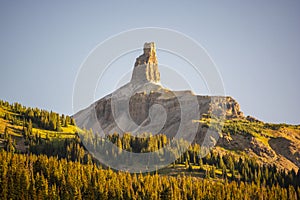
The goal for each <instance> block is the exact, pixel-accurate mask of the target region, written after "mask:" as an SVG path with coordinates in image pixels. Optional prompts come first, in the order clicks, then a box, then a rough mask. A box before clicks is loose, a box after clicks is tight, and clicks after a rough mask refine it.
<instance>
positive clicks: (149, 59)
mask: <svg viewBox="0 0 300 200" xmlns="http://www.w3.org/2000/svg"><path fill="white" fill-rule="evenodd" d="M131 82H132V83H147V82H152V83H158V82H160V73H159V71H158V62H157V58H156V50H155V44H154V42H150V43H145V44H144V53H143V54H142V55H140V56H139V57H138V58H137V59H136V61H135V64H134V69H133V73H132V78H131Z"/></svg>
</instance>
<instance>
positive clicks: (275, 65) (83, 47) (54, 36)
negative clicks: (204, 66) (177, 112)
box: [0, 0, 300, 124]
mask: <svg viewBox="0 0 300 200" xmlns="http://www.w3.org/2000/svg"><path fill="white" fill-rule="evenodd" d="M108 2H110V3H108ZM180 2H183V1H155V0H151V1H107V2H104V1H103V3H102V2H101V1H97V2H96V1H88V2H85V1H69V2H68V1H63V2H62V1H1V2H0V44H1V45H0V67H1V73H0V74H1V77H0V99H3V100H7V101H9V102H15V101H17V102H20V103H22V104H24V105H26V106H32V107H39V108H43V109H47V110H53V111H56V112H60V113H65V114H70V115H72V114H73V113H72V112H73V111H72V91H73V83H74V81H75V78H76V74H77V71H78V70H79V67H80V65H81V63H82V62H83V61H84V59H85V58H86V57H87V56H88V54H89V52H90V51H91V50H92V49H93V48H94V47H95V46H96V45H97V44H99V43H100V42H102V41H104V40H105V39H107V38H108V37H110V36H112V35H115V34H117V33H119V32H121V31H125V30H128V29H133V28H142V27H162V28H169V29H173V30H177V31H179V32H182V33H184V34H186V35H188V36H190V37H192V38H194V39H195V40H196V41H197V42H198V43H200V44H201V45H202V46H203V47H204V48H205V49H206V50H207V51H208V53H209V55H210V56H211V57H212V59H213V60H214V62H215V63H216V65H217V67H218V69H219V71H220V73H221V76H222V78H223V81H224V86H225V90H226V95H229V96H232V97H234V98H235V99H236V100H237V101H238V102H239V103H240V105H241V109H242V111H243V112H244V113H245V114H246V115H252V116H254V117H257V118H258V119H261V120H264V121H267V122H286V123H292V124H300V104H299V103H300V92H299V86H300V65H299V63H300V1H296V0H295V1H285V0H282V1H273V0H272V1H271V0H270V1H259V0H256V1H218V2H217V1H215V2H212V1H187V2H186V3H180ZM141 45H142V44H141ZM157 46H159V44H157ZM139 54H140V53H139V52H136V54H130V55H131V56H132V57H133V58H135V57H137V56H138V55H139ZM164 62H167V61H164ZM133 63H134V60H132V63H129V65H130V66H129V67H132V65H133ZM125 64H126V65H127V63H125ZM161 76H162V78H163V77H164V74H163V72H162V74H161ZM165 77H166V76H165ZM108 84H115V83H114V82H111V83H108ZM175 89H176V88H175ZM106 93H107V91H100V92H99V93H98V94H97V95H99V97H101V96H104V95H105V94H106Z"/></svg>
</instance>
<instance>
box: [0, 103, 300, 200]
mask: <svg viewBox="0 0 300 200" xmlns="http://www.w3.org/2000/svg"><path fill="white" fill-rule="evenodd" d="M198 122H199V123H201V126H202V127H203V128H208V127H210V126H215V124H216V123H218V121H217V120H216V119H213V118H207V117H204V118H202V119H201V120H199V121H198ZM216 127H218V126H216ZM78 132H79V134H78ZM218 132H219V134H220V139H219V141H218V143H217V146H216V147H215V148H214V149H213V150H212V151H211V152H210V153H209V154H208V155H207V156H206V157H204V158H200V157H199V154H200V146H199V145H198V144H197V143H195V144H193V145H191V146H190V147H189V148H188V150H187V151H186V152H185V153H184V154H182V155H180V156H179V158H178V159H177V160H176V161H175V162H174V163H172V164H170V165H169V166H167V167H165V168H163V169H160V170H158V171H156V172H153V173H151V174H141V175H139V178H138V180H137V177H136V176H135V175H130V174H127V173H117V172H112V171H111V170H109V169H108V170H103V169H102V168H106V167H104V166H101V164H99V163H98V162H97V161H96V160H94V159H93V157H92V156H91V155H90V154H89V153H88V152H87V151H86V149H85V148H84V147H83V145H82V143H81V140H80V138H79V136H78V135H80V134H85V140H87V141H88V142H90V144H89V143H85V144H86V145H95V144H96V143H98V144H101V143H102V141H103V140H109V141H111V142H113V143H115V144H116V145H117V146H118V147H119V148H123V149H124V150H126V151H131V152H136V153H139V152H150V151H152V152H155V151H157V150H158V149H160V148H162V147H165V146H167V145H168V144H170V143H171V140H170V139H168V138H167V137H166V136H165V135H163V134H161V135H155V136H150V137H146V139H143V138H138V137H135V136H131V135H130V134H129V133H128V134H125V135H123V136H120V135H118V134H114V135H109V136H107V137H106V138H98V137H97V138H95V137H94V134H92V132H91V131H84V130H80V129H78V128H77V127H76V125H75V122H74V121H73V120H72V119H71V118H70V117H69V116H65V115H60V114H57V113H54V112H51V111H50V112H49V111H45V110H40V109H38V108H27V107H24V106H22V105H20V104H18V103H14V104H9V103H8V102H3V101H0V157H1V158H5V159H4V160H2V161H0V183H1V184H0V197H1V198H4V199H6V198H8V197H9V198H14V197H16V196H18V195H21V196H22V198H23V199H44V198H48V199H59V198H67V199H72V197H73V198H76V199H80V198H92V196H93V197H95V196H99V197H101V198H103V199H111V198H116V199H124V198H125V196H126V198H127V197H128V199H132V198H142V197H143V198H146V199H147V198H149V199H170V198H172V199H176V198H179V199H189V198H197V199H224V198H225V197H226V198H227V199H232V198H236V196H234V195H236V194H239V195H240V196H239V198H245V199H258V198H261V197H263V198H266V197H269V196H270V197H274V199H296V198H297V196H298V198H299V197H300V187H299V186H300V185H299V184H300V170H299V171H298V172H297V170H298V167H299V136H300V127H299V126H294V125H286V124H267V123H263V122H260V121H258V120H254V119H253V118H247V119H231V120H227V121H225V122H224V126H223V128H222V130H218ZM97 140H98V142H97ZM172 142H175V143H176V145H179V146H180V145H181V142H183V144H185V141H180V140H179V141H172ZM98 147H99V146H98ZM96 148H97V146H96ZM1 149H2V150H1ZM25 153H26V154H25ZM27 153H28V154H30V156H29V157H28V154H27ZM22 154H23V155H22ZM32 154H37V155H39V156H38V157H36V156H33V155H32ZM106 154H107V155H106V156H108V157H109V158H111V159H113V158H116V154H122V152H121V151H120V152H106ZM26 155H27V156H26ZM51 156H54V157H51ZM154 159H164V155H163V154H160V153H158V154H155V155H154ZM30 160H31V161H30ZM25 161H26V162H27V163H28V162H29V163H32V164H30V165H28V164H25V163H24V165H22V166H20V167H19V165H17V166H14V164H13V163H14V162H17V163H22V162H25ZM49 162H50V163H49ZM118 162H119V161H118ZM122 162H124V163H125V164H126V162H127V160H124V161H122ZM8 163H12V164H10V165H9V164H8ZM47 163H49V164H47ZM23 166H25V168H24V167H23ZM59 166H60V167H59ZM70 166H71V167H70ZM62 167H64V168H66V169H68V170H67V171H68V172H67V173H64V172H63V171H64V170H62V169H63V168H62ZM74 167H76V169H77V170H76V169H74V170H73V168H74ZM56 169H60V170H58V171H57V170H56ZM72 170H73V171H72ZM85 170H88V172H89V173H90V174H93V173H96V174H95V177H98V178H99V176H98V175H97V174H99V173H100V174H102V175H103V176H105V177H106V178H105V180H106V181H104V182H103V180H102V179H101V180H100V179H98V178H97V180H96V179H95V178H92V177H90V176H88V177H86V176H85V175H84V173H85V172H83V171H85ZM91 170H92V171H91ZM68 173H73V177H85V178H82V179H81V180H79V179H78V180H77V179H76V180H75V179H73V178H70V177H69V176H68ZM8 174H10V175H12V176H16V177H21V176H22V177H25V178H26V177H27V178H26V180H24V181H25V182H26V184H25V185H26V187H24V186H23V185H24V184H23V185H22V184H21V182H24V181H23V179H22V178H20V182H19V181H18V179H10V178H7V177H10V176H8ZM29 174H31V175H30V176H29ZM157 174H159V175H161V176H157ZM124 179H128V180H130V181H131V182H132V183H134V184H136V185H127V184H125V183H127V182H128V181H125V182H124V183H122V185H117V184H116V182H118V181H120V180H124ZM21 180H22V181H21ZM108 180H111V181H113V183H112V182H110V181H108ZM16 181H17V182H16ZM66 181H67V182H66ZM149 181H150V182H149ZM153 181H156V183H155V184H156V185H155V184H154V182H153ZM157 181H158V182H157ZM81 182H84V183H85V184H84V185H82V184H80V183H81ZM66 183H68V184H66ZM20 184H21V185H20ZM37 184H41V185H37ZM95 184H96V185H95ZM111 184H114V186H113V187H112V185H111ZM147 184H150V185H152V186H155V187H150V185H149V186H147V187H145V185H147ZM153 184H154V185H153ZM11 185H14V186H15V187H12V186H11ZM208 185H209V188H208ZM23 187H24V188H23ZM199 187H200V188H202V189H200V190H199V189H198V188H199ZM18 188H19V189H20V188H23V189H22V190H19V189H18ZM30 188H31V189H30ZM91 188H94V189H91ZM184 188H186V189H184ZM224 190H226V191H227V194H226V193H223V192H222V191H224ZM120 191H123V192H122V193H121V195H119V192H120ZM147 192H151V194H152V195H150V196H149V195H147V194H148V193H147ZM245 192H246V193H245ZM258 192H259V194H260V195H257V194H258ZM215 194H217V195H215ZM90 195H91V196H90ZM178 195H179V196H178Z"/></svg>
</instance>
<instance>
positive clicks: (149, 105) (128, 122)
mask: <svg viewBox="0 0 300 200" xmlns="http://www.w3.org/2000/svg"><path fill="white" fill-rule="evenodd" d="M159 82H160V73H159V70H158V61H157V57H156V50H155V44H154V43H153V42H150V43H145V44H144V50H143V54H142V55H141V56H139V57H138V58H137V59H136V62H135V65H134V69H133V73H132V79H131V81H130V82H129V83H128V84H126V85H124V86H122V87H121V88H119V89H118V90H116V91H115V92H114V93H112V94H110V95H107V96H106V97H104V98H102V99H100V100H98V101H97V102H95V103H94V104H93V105H91V106H90V107H89V108H87V109H85V110H82V111H80V112H78V113H77V114H75V115H74V118H75V120H76V123H77V125H78V126H80V127H85V128H87V129H90V128H92V129H94V131H95V132H102V133H103V134H111V133H114V132H118V133H120V134H122V133H123V132H126V131H129V130H132V129H134V127H135V128H136V126H141V127H147V129H143V128H141V127H140V130H139V131H140V132H142V131H145V130H146V131H147V132H152V133H157V131H159V133H164V134H166V135H167V136H169V137H173V136H174V135H175V134H176V133H177V131H178V130H179V127H180V124H182V123H183V121H184V119H185V120H186V119H188V120H187V121H185V122H184V123H183V124H184V125H183V127H184V128H185V129H186V130H188V129H190V126H194V124H193V125H192V124H191V123H192V121H193V120H199V119H200V118H201V116H202V115H204V114H206V115H210V116H211V115H214V116H224V117H226V118H238V117H243V113H242V112H241V111H240V107H239V104H238V103H237V102H236V101H235V100H234V99H233V98H231V97H224V96H200V95H195V94H194V93H193V92H191V91H171V90H169V89H167V88H164V87H163V86H162V85H160V84H159ZM157 106H158V107H157ZM153 108H158V109H156V110H155V111H153V110H152V111H151V109H153ZM183 110H184V112H183ZM195 110H199V113H197V114H196V115H194V116H193V115H192V113H195V112H194V111H195ZM151 112H152V113H151ZM184 113H185V115H187V116H183V114H184ZM183 118H184V119H183ZM162 122H163V126H162V127H159V126H160V124H161V123H162ZM197 130H198V133H197V134H200V135H202V134H203V130H204V129H201V128H200V127H199V128H198V129H197Z"/></svg>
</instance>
